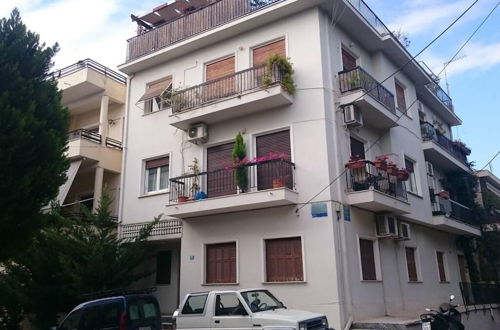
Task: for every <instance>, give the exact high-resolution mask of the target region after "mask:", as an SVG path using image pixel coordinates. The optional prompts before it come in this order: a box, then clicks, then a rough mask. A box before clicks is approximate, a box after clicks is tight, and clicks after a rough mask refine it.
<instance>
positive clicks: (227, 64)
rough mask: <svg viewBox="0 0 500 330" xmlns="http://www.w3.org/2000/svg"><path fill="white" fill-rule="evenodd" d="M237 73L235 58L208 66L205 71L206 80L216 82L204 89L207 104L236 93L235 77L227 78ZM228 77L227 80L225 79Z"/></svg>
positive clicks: (204, 98)
mask: <svg viewBox="0 0 500 330" xmlns="http://www.w3.org/2000/svg"><path fill="white" fill-rule="evenodd" d="M234 72H235V58H234V56H231V57H228V58H226V59H223V60H220V61H217V62H214V63H211V64H208V65H207V66H206V71H205V80H206V81H212V80H217V81H214V82H212V83H210V84H207V85H206V86H204V87H203V100H204V101H205V102H208V101H211V100H217V99H221V98H224V97H227V96H230V95H233V94H234V93H235V80H234V76H230V77H226V76H227V75H231V74H233V73H234ZM223 77H226V78H223Z"/></svg>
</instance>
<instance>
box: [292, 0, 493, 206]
mask: <svg viewBox="0 0 500 330" xmlns="http://www.w3.org/2000/svg"><path fill="white" fill-rule="evenodd" d="M478 1H479V0H475V1H474V2H473V3H472V4H471V5H470V6H469V7H468V8H467V9H466V10H465V11H464V12H463V13H462V14H460V15H459V16H458V17H457V18H456V19H455V20H454V21H453V22H452V23H451V24H449V25H448V26H447V27H446V29H444V30H443V31H442V32H441V33H439V34H438V35H437V36H436V37H435V38H434V39H433V40H432V41H431V42H430V43H428V44H427V45H426V46H425V47H424V48H423V49H422V50H421V51H420V52H418V53H417V54H416V55H414V56H412V57H411V58H410V59H409V60H408V61H407V62H406V63H405V64H404V65H403V66H401V67H400V68H398V69H397V70H396V71H395V72H393V73H392V74H391V75H389V76H388V77H387V78H385V79H384V80H383V81H382V82H380V83H377V84H376V85H375V86H374V87H373V88H372V89H370V90H368V91H365V93H363V94H361V95H360V96H359V97H357V98H356V99H355V100H353V101H352V103H354V102H355V101H357V100H359V99H360V98H362V97H364V96H365V95H367V94H369V93H370V92H371V91H373V90H374V89H375V88H378V87H379V86H382V84H383V83H384V82H386V81H387V80H389V79H390V78H391V77H393V76H394V75H395V74H397V73H398V72H400V71H401V70H403V69H404V68H405V67H406V66H407V65H408V64H410V63H411V62H412V61H414V60H415V58H416V57H418V56H419V55H421V54H422V53H423V52H424V51H425V50H427V49H428V48H429V47H430V46H431V45H432V44H433V43H434V42H436V41H437V40H438V39H439V38H440V37H441V36H443V35H444V34H445V33H446V32H447V31H448V30H449V29H450V28H451V27H452V26H453V25H455V23H457V22H458V21H459V20H460V19H461V18H462V17H463V16H464V15H465V14H466V13H467V12H468V11H469V10H470V9H471V8H472V7H473V6H474V5H476V3H477V2H478ZM490 15H491V14H490ZM449 64H450V62H448V65H449ZM446 66H447V65H446ZM446 66H445V68H446ZM417 101H418V98H415V100H414V101H413V102H412V103H411V104H410V106H408V107H407V109H406V111H405V112H402V113H401V115H399V116H398V118H397V120H396V121H395V122H394V124H397V123H398V122H399V120H400V119H401V118H402V117H403V116H404V115H405V114H406V113H407V112H408V110H409V109H410V108H411V107H412V106H413V105H414V104H415V103H416V102H417ZM384 135H385V133H384V134H382V135H381V136H379V137H378V138H377V139H376V140H375V141H374V142H373V143H372V144H371V145H370V146H369V147H368V148H367V149H366V150H365V152H367V151H369V150H371V148H373V147H374V146H375V145H376V144H377V143H378V142H379V141H380V140H381V139H382V137H383V136H384ZM346 171H347V169H344V170H343V171H342V172H341V173H340V174H339V175H337V176H336V177H335V178H334V179H333V180H332V181H331V182H330V183H329V184H328V185H327V186H326V187H324V188H323V189H321V190H320V191H319V192H318V193H317V194H315V195H314V196H313V197H311V198H309V199H308V200H307V201H306V202H305V203H303V205H302V206H300V207H298V208H297V209H296V210H295V212H296V213H298V212H299V211H300V210H301V209H302V208H304V207H305V206H306V205H307V204H309V203H310V202H311V201H312V200H314V199H315V198H316V197H318V196H319V195H320V194H322V193H323V192H324V191H325V190H326V189H328V188H329V187H330V186H331V185H332V184H334V183H335V182H336V181H337V180H338V179H340V178H341V177H342V176H343V175H344V174H345V173H346Z"/></svg>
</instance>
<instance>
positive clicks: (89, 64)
mask: <svg viewBox="0 0 500 330" xmlns="http://www.w3.org/2000/svg"><path fill="white" fill-rule="evenodd" d="M87 68H89V69H92V70H94V71H97V72H99V73H101V74H103V75H104V76H106V77H109V78H111V79H113V80H116V81H117V82H119V83H122V84H125V83H127V78H126V77H125V76H123V75H121V74H119V73H118V72H116V71H113V70H111V69H108V68H107V67H105V66H104V65H102V64H99V63H97V62H95V61H93V60H91V59H89V58H87V59H85V60H81V61H78V62H76V63H75V64H72V65H70V66H67V67H65V68H63V69H60V70H57V71H54V72H52V73H50V74H49V77H50V78H54V79H59V78H62V77H64V76H67V75H70V74H72V73H75V72H77V71H80V70H82V69H87Z"/></svg>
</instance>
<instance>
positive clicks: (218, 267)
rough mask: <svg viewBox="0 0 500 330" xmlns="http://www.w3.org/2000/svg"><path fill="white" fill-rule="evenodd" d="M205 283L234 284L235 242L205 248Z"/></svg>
mask: <svg viewBox="0 0 500 330" xmlns="http://www.w3.org/2000/svg"><path fill="white" fill-rule="evenodd" d="M206 283H208V284H210V283H212V284H216V283H236V242H231V243H222V244H210V245H207V246H206Z"/></svg>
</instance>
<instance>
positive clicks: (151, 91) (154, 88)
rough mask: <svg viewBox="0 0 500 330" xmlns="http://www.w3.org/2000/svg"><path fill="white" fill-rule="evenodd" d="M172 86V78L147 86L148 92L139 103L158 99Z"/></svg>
mask: <svg viewBox="0 0 500 330" xmlns="http://www.w3.org/2000/svg"><path fill="white" fill-rule="evenodd" d="M171 85H172V77H167V78H164V79H161V80H158V81H155V82H152V83H149V84H148V85H147V86H146V92H145V93H144V94H143V95H142V97H141V98H140V99H139V101H146V100H150V99H152V98H154V97H158V96H160V95H161V93H163V92H164V91H165V90H166V89H167V88H168V87H170V86H171ZM139 101H138V102H139Z"/></svg>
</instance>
